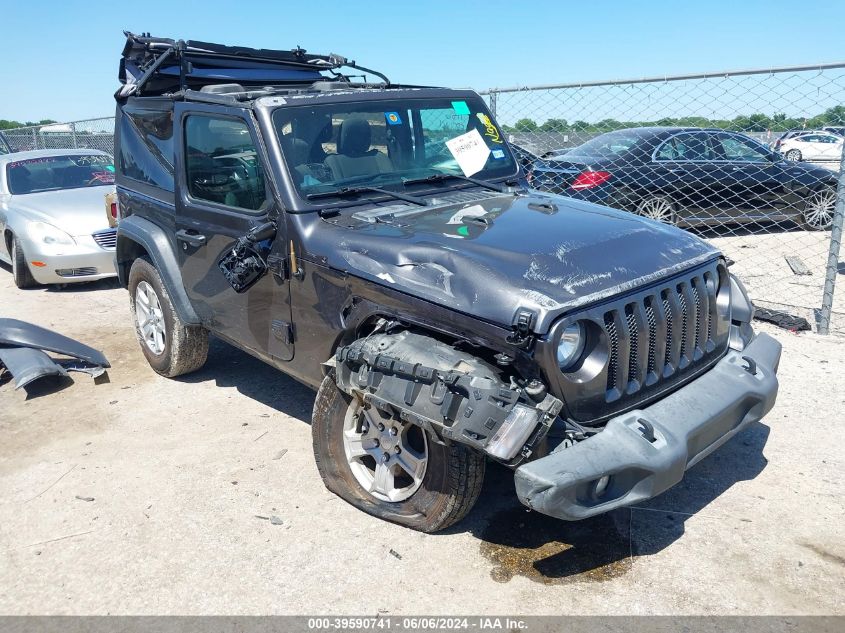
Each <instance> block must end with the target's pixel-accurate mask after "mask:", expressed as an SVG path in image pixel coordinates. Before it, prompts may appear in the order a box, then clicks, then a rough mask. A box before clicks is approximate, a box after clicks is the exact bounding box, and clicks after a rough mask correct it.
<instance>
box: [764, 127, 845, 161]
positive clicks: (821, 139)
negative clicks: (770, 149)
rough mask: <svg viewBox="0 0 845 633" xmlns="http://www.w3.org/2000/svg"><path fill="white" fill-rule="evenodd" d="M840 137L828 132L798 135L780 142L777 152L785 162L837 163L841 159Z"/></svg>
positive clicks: (841, 141)
mask: <svg viewBox="0 0 845 633" xmlns="http://www.w3.org/2000/svg"><path fill="white" fill-rule="evenodd" d="M843 141H845V139H843V138H842V137H841V136H838V135H836V134H832V133H830V132H811V133H809V134H800V135H797V136H793V137H791V138H788V139H785V140H784V141H782V142H781V144H780V146H779V148H778V151H780V153H781V154H783V155H784V156H785V157H786V160H789V161H793V162H798V161H802V160H808V161H810V160H813V161H832V160H835V161H838V160H841V158H842V143H843Z"/></svg>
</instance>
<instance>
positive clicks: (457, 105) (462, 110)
mask: <svg viewBox="0 0 845 633" xmlns="http://www.w3.org/2000/svg"><path fill="white" fill-rule="evenodd" d="M452 109H453V110H454V111H455V114H469V106H468V105H467V102H466V101H453V102H452Z"/></svg>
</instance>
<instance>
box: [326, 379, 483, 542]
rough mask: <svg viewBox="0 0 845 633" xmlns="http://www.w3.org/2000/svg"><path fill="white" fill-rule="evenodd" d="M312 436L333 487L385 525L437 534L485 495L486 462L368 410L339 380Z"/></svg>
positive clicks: (331, 382)
mask: <svg viewBox="0 0 845 633" xmlns="http://www.w3.org/2000/svg"><path fill="white" fill-rule="evenodd" d="M379 425H381V426H382V427H383V428H382V429H379ZM393 429H395V433H391V430H393ZM311 433H312V439H313V446H314V458H315V460H316V462H317V469H318V470H319V472H320V477H322V479H323V483H324V484H325V486H326V488H328V489H329V490H331V491H332V492H333V493H335V494H336V495H338V496H339V497H340V498H341V499H343V500H344V501H346V502H347V503H349V504H351V505H353V506H355V507H356V508H358V509H359V510H363V511H364V512H366V513H368V514H371V515H373V516H376V517H379V518H380V519H384V520H386V521H391V522H393V523H398V524H399V525H404V526H405V527H409V528H412V529H414V530H419V531H421V532H437V531H438V530H442V529H444V528H447V527H449V526H450V525H452V524H454V523H456V522H458V521H460V520H461V519H462V518H464V517H465V516H466V515H467V513H468V512H469V511H470V510H471V509H472V507H473V506H474V505H475V502H476V501H477V500H478V495H479V494H480V492H481V485H482V483H483V481H484V469H485V458H484V456H483V455H481V454H479V453H477V452H475V451H472V450H470V449H469V448H467V447H466V446H463V445H461V444H451V445H450V446H444V445H442V444H438V443H436V442H435V441H433V440H432V438H431V437H428V436H427V435H426V433H425V431H423V430H422V429H421V428H419V427H416V426H414V425H411V424H403V423H401V422H400V421H399V420H395V419H391V418H388V417H385V416H384V414H381V413H379V412H377V411H376V410H375V409H374V408H369V409H367V410H364V408H363V407H362V406H361V404H360V403H359V402H358V400H357V399H354V398H351V397H350V396H348V395H346V394H345V393H343V392H342V391H341V390H340V389H339V388H338V386H337V384H336V383H335V379H334V374H333V373H331V374H330V375H328V376H326V378H324V379H323V382H322V384H321V385H320V389H319V391H318V392H317V399H316V401H315V402H314V412H313V415H312V419H311ZM378 438H381V439H382V442H381V443H380V444H374V442H373V440H375V439H378ZM396 447H399V448H400V451H396V450H395V449H396ZM403 455H404V456H408V459H407V460H405V463H404V464H403V460H402V458H403Z"/></svg>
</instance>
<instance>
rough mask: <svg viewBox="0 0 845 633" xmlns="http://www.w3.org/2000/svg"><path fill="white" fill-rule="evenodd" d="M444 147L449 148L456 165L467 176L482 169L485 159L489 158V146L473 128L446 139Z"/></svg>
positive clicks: (485, 162)
mask: <svg viewBox="0 0 845 633" xmlns="http://www.w3.org/2000/svg"><path fill="white" fill-rule="evenodd" d="M446 147H448V148H449V151H450V152H451V153H452V156H454V157H455V160H456V161H458V167H460V168H461V171H462V172H464V176H467V177H469V176H472V175H473V174H477V173H478V172H480V171H481V170H482V169H484V165H486V164H487V159H488V158H490V148H489V147H487V143H485V142H484V139H483V138H482V137H481V134H479V133H478V130H475V129H473V130H470V131H469V132H467V133H466V134H461V135H460V136H456V137H455V138H453V139H450V140H448V141H446Z"/></svg>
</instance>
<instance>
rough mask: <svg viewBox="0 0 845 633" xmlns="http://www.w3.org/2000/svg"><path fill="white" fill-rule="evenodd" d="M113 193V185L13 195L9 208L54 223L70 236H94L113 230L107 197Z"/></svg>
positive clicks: (34, 218)
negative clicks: (108, 216)
mask: <svg viewBox="0 0 845 633" xmlns="http://www.w3.org/2000/svg"><path fill="white" fill-rule="evenodd" d="M112 191H114V187H113V186H111V185H103V186H98V187H81V188H79V189H62V190H59V191H44V192H42V193H29V194H25V195H13V196H10V197H9V198H8V199H7V202H6V207H7V209H8V210H9V212H10V213H20V214H22V215H25V216H26V217H27V218H28V219H30V220H32V221H33V222H46V223H48V224H52V225H53V226H55V227H58V228H60V229H61V230H63V231H64V232H65V233H68V234H69V235H73V236H77V235H91V233H94V232H96V231H102V230H105V229H107V228H109V222H108V219H107V218H106V202H105V196H106V194H107V193H110V192H112Z"/></svg>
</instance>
